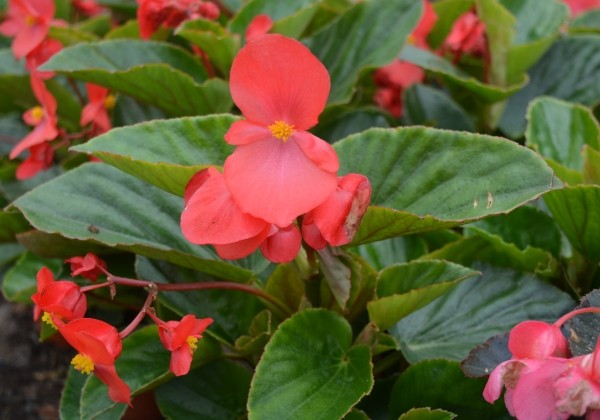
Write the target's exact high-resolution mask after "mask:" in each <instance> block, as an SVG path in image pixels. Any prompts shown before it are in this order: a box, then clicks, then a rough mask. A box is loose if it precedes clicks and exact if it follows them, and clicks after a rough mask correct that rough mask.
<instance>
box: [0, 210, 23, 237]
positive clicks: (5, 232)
mask: <svg viewBox="0 0 600 420" xmlns="http://www.w3.org/2000/svg"><path fill="white" fill-rule="evenodd" d="M27 229H30V226H29V223H27V220H25V218H24V217H23V215H22V214H21V213H19V212H14V211H2V210H0V242H12V241H14V239H15V235H16V234H18V233H21V232H24V231H26V230H27Z"/></svg>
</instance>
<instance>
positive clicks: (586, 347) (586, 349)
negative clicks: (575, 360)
mask: <svg viewBox="0 0 600 420" xmlns="http://www.w3.org/2000/svg"><path fill="white" fill-rule="evenodd" d="M599 307H600V290H598V289H595V290H592V291H591V292H590V293H588V294H587V295H585V296H584V297H583V298H582V299H581V304H580V305H578V306H577V307H576V308H574V310H577V309H583V308H599ZM599 321H600V314H598V313H587V314H586V313H583V314H579V315H577V316H574V317H573V318H571V319H569V320H568V321H567V322H566V323H565V327H566V329H567V337H568V341H569V350H571V353H572V354H573V356H582V355H584V354H590V353H592V352H593V351H594V350H595V349H596V345H597V341H598V335H600V330H599V328H598V325H600V324H599Z"/></svg>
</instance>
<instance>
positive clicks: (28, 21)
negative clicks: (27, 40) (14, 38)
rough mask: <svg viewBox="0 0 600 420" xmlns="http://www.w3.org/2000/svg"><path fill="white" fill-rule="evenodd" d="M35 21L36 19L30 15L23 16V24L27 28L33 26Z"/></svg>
mask: <svg viewBox="0 0 600 420" xmlns="http://www.w3.org/2000/svg"><path fill="white" fill-rule="evenodd" d="M36 20H37V19H36V18H35V16H31V15H28V16H25V24H26V25H27V26H33V25H34V24H35V21H36Z"/></svg>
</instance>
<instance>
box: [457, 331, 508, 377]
mask: <svg viewBox="0 0 600 420" xmlns="http://www.w3.org/2000/svg"><path fill="white" fill-rule="evenodd" d="M509 334H510V333H508V332H506V333H504V334H499V335H495V336H493V337H492V338H490V339H488V340H486V342H485V343H483V344H480V345H478V346H477V347H475V348H474V349H473V350H471V351H470V352H469V355H468V356H467V357H466V358H465V360H463V361H462V362H461V363H460V368H461V370H462V371H463V373H464V374H465V375H466V376H467V377H469V378H483V377H484V376H489V374H490V373H491V372H492V370H493V369H494V368H495V367H496V366H498V365H499V364H500V363H502V362H504V361H506V360H508V359H511V358H512V354H511V352H510V350H508V336H509Z"/></svg>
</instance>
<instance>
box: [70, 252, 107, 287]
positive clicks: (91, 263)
mask: <svg viewBox="0 0 600 420" xmlns="http://www.w3.org/2000/svg"><path fill="white" fill-rule="evenodd" d="M65 263H69V264H70V265H71V276H73V277H75V276H82V277H85V278H86V279H88V280H91V281H97V280H98V276H99V275H101V274H104V273H105V271H106V262H104V260H102V259H101V258H100V257H98V256H97V255H95V254H93V253H91V252H88V253H87V254H85V255H84V256H83V257H79V256H78V257H71V258H69V259H68V260H65Z"/></svg>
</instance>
